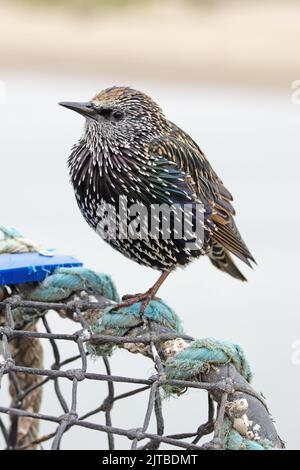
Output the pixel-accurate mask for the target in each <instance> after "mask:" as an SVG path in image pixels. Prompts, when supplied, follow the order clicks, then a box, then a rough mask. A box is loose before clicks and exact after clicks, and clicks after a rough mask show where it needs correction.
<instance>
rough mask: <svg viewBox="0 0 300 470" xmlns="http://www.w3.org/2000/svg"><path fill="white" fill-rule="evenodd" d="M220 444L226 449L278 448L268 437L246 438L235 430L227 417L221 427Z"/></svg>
mask: <svg viewBox="0 0 300 470" xmlns="http://www.w3.org/2000/svg"><path fill="white" fill-rule="evenodd" d="M221 445H222V448H223V449H226V450H280V449H278V448H277V447H274V445H273V444H272V442H271V441H269V440H268V439H259V442H258V441H256V440H254V439H248V438H246V437H243V436H241V434H240V433H239V432H238V431H236V430H235V429H234V428H233V426H232V422H231V421H230V419H229V418H225V419H224V421H223V425H222V428H221Z"/></svg>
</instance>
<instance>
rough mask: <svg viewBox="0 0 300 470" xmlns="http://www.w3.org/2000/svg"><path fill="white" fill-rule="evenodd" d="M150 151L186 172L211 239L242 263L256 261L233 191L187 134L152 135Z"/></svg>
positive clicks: (177, 131)
mask: <svg viewBox="0 0 300 470" xmlns="http://www.w3.org/2000/svg"><path fill="white" fill-rule="evenodd" d="M149 153H150V154H151V155H157V156H159V157H160V158H164V159H167V160H169V161H170V162H173V163H175V165H176V166H177V168H178V169H180V170H181V171H183V172H184V173H185V175H186V181H188V182H189V185H190V187H193V189H194V192H195V193H196V197H197V198H198V199H199V200H200V201H201V202H202V204H203V205H204V207H205V209H206V213H207V217H206V220H205V224H206V229H207V230H208V231H209V232H210V236H211V238H212V240H214V241H216V242H218V243H220V245H222V246H223V247H224V248H227V249H228V250H229V251H230V252H231V253H233V254H234V255H236V256H237V257H238V258H240V259H241V260H242V261H244V262H245V263H247V264H249V265H250V262H249V260H251V261H254V262H255V260H254V258H253V256H252V255H251V253H250V251H249V250H248V248H247V246H246V244H245V243H244V241H243V239H242V237H241V235H240V233H239V231H238V229H237V227H236V225H235V222H234V219H233V216H234V215H235V210H234V208H233V206H232V200H233V198H232V195H231V194H230V192H229V191H228V190H227V189H226V188H225V186H224V185H223V183H222V181H221V180H220V178H219V177H218V176H217V174H216V173H215V171H214V170H213V169H212V167H211V165H210V164H209V162H208V160H207V159H206V157H205V155H204V154H203V153H202V151H201V150H200V148H199V147H198V146H197V144H195V142H193V140H192V139H191V138H190V137H189V136H188V135H187V134H185V133H183V132H182V131H181V132H180V133H179V130H177V129H176V130H175V132H174V136H173V135H170V136H164V137H160V138H156V139H154V140H153V141H152V142H151V143H150V146H149Z"/></svg>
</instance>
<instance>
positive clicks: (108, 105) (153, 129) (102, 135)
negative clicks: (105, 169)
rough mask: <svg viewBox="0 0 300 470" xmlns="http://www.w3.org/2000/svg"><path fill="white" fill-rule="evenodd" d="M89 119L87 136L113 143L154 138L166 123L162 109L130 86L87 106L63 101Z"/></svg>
mask: <svg viewBox="0 0 300 470" xmlns="http://www.w3.org/2000/svg"><path fill="white" fill-rule="evenodd" d="M59 104H60V105H61V106H64V107H65V108H68V109H71V110H73V111H75V112H77V113H79V114H81V115H83V116H84V117H85V118H86V127H85V134H86V136H87V137H91V136H93V140H94V139H95V138H99V139H101V140H108V141H110V142H112V141H116V140H117V139H118V140H120V141H124V140H125V141H127V142H128V141H130V140H134V139H135V138H137V137H143V136H144V137H145V138H146V137H147V136H148V137H149V138H151V137H153V136H155V135H156V134H157V130H159V129H160V128H161V125H162V123H163V122H164V121H165V118H164V115H163V113H162V111H161V109H160V107H159V106H158V105H157V104H156V103H155V102H154V101H153V100H152V99H151V98H150V97H149V96H147V95H146V94H144V93H142V92H140V91H138V90H134V89H132V88H129V87H112V88H107V89H105V90H103V91H101V92H100V93H98V94H97V95H96V96H94V98H92V99H91V100H90V101H88V102H86V103H73V102H62V103H59Z"/></svg>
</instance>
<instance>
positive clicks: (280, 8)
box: [0, 0, 300, 449]
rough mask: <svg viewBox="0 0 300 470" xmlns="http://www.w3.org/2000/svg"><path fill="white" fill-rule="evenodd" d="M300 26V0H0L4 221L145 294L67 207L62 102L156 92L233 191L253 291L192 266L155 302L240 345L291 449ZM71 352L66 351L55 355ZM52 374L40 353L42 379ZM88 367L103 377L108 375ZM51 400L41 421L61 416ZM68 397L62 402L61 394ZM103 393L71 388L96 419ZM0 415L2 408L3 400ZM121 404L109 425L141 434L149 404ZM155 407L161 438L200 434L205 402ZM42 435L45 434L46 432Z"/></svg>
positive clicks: (77, 441) (98, 443)
mask: <svg viewBox="0 0 300 470" xmlns="http://www.w3.org/2000/svg"><path fill="white" fill-rule="evenodd" d="M299 24H300V1H298V0H285V1H284V2H283V1H275V0H260V1H255V0H240V1H230V0H211V1H210V0H206V1H204V0H202V1H201V0H198V1H197V0H194V1H192V0H185V1H184V0H181V1H179V0H178V1H177V0H173V1H167V0H165V1H164V0H159V1H151V0H143V1H141V0H139V1H137V0H136V1H134V0H131V1H130V0H127V1H126V0H112V1H109V0H87V1H83V0H82V1H80V0H73V1H72V0H55V1H50V0H49V1H46V0H45V1H43V0H27V1H26V0H19V1H17V0H16V1H13V0H10V1H4V0H2V1H0V103H1V104H0V124H1V125H0V148H1V157H0V158H1V170H0V198H1V205H0V223H1V224H3V225H14V226H16V227H17V228H18V229H19V230H20V231H21V232H22V233H23V234H24V235H25V236H27V237H29V238H31V239H33V240H36V241H37V242H41V243H42V244H43V245H44V246H45V247H56V248H57V249H59V250H60V251H61V252H65V253H66V254H73V255H75V256H77V257H79V258H80V259H81V260H82V261H84V263H85V265H86V266H87V267H90V268H92V269H95V270H97V271H100V272H108V273H110V274H111V275H112V277H113V278H114V280H115V282H116V283H117V286H118V288H119V291H120V293H121V294H125V293H135V292H142V291H144V290H145V288H147V287H149V285H150V284H151V283H153V282H154V280H155V279H156V276H157V273H156V272H154V271H151V270H149V269H147V268H143V267H141V266H138V265H136V264H134V263H133V262H131V261H130V260H127V259H126V258H124V257H123V256H121V255H120V254H118V253H117V252H114V251H113V250H112V249H111V248H110V247H109V246H107V245H106V244H105V243H104V242H103V241H102V240H100V238H99V237H98V236H97V235H96V234H95V233H93V232H92V231H91V230H90V228H89V227H88V226H87V225H86V224H85V222H84V221H83V219H82V216H81V215H80V213H79V210H78V209H77V207H76V203H75V199H74V196H73V190H72V188H71V186H70V184H69V181H68V172H67V166H66V159H67V156H68V154H69V152H70V148H71V146H72V145H73V144H74V143H75V141H76V140H77V139H78V138H79V137H80V133H81V130H82V126H83V120H82V118H81V117H80V116H77V115H75V114H72V113H69V112H68V111H66V110H64V109H62V108H59V107H58V106H57V102H58V101H83V100H87V99H89V98H90V97H92V96H93V95H94V94H95V93H96V92H97V91H99V90H101V89H102V88H105V87H108V86H112V85H130V86H132V87H135V88H139V89H141V90H143V91H145V92H147V93H148V94H150V95H151V96H152V97H153V98H154V99H155V100H156V101H158V102H159V103H160V105H161V106H162V108H163V109H164V111H165V113H166V115H167V116H168V117H169V118H170V119H171V120H173V121H174V122H176V124H178V125H179V126H180V127H182V128H184V129H185V130H186V131H187V132H189V133H190V134H191V135H192V137H193V138H194V139H195V140H196V141H197V142H198V143H199V144H200V146H201V148H202V149H203V151H204V152H205V153H206V155H207V156H208V158H209V160H210V162H211V164H212V165H213V167H214V168H215V170H216V171H217V173H218V174H219V176H220V177H221V178H222V179H223V181H224V182H225V185H226V186H227V187H228V188H229V189H230V191H231V192H232V193H233V195H234V197H235V207H236V210H237V223H238V226H239V228H240V230H241V233H242V235H243V237H244V239H245V241H246V242H247V244H248V246H249V248H250V250H251V252H252V253H253V254H254V256H255V258H256V259H257V261H258V266H257V267H256V268H255V270H254V271H250V270H249V269H248V268H247V267H244V266H241V269H242V270H243V272H244V273H245V274H246V276H247V277H248V280H249V282H248V283H245V284H242V283H239V282H238V281H235V280H234V279H231V278H230V277H229V276H226V275H225V274H223V273H220V272H218V271H217V270H215V269H213V268H212V266H211V265H210V263H209V261H208V260H206V259H201V260H199V261H197V262H195V263H193V264H192V265H191V266H190V267H188V268H186V269H185V270H178V271H177V272H176V273H175V274H173V276H171V277H170V278H169V279H168V280H167V281H166V283H165V284H164V286H163V287H162V289H161V291H160V295H161V297H163V298H164V299H165V300H166V301H167V302H168V303H169V304H170V305H171V306H172V307H174V309H175V310H176V311H177V313H178V314H179V315H180V316H181V317H182V319H183V322H184V327H185V330H186V331H187V332H190V333H192V334H193V335H194V336H196V337H206V336H213V337H217V338H227V339H231V340H233V341H235V342H237V343H240V344H241V345H242V346H243V348H244V349H245V352H246V356H247V357H248V359H249V361H250V364H251V366H252V369H253V371H254V374H255V376H254V381H253V385H254V387H255V388H256V389H257V390H258V391H262V392H263V393H264V395H265V396H266V398H267V402H268V405H269V408H270V410H271V412H272V415H273V417H274V419H275V423H276V426H277V430H278V432H279V434H280V436H281V437H282V439H283V440H285V441H286V442H287V446H288V447H289V448H298V449H299V448H300V445H299V434H300V424H299V423H300V420H299V415H300V405H299V400H298V397H299V389H300V380H299V373H300V364H298V363H297V361H295V360H293V357H295V356H293V353H295V350H294V348H295V344H297V343H296V341H297V340H299V339H300V321H299V315H300V312H299V296H298V289H299V287H298V283H297V279H298V276H299V273H298V266H299V253H298V249H297V247H298V243H299V236H300V216H299V209H298V207H297V204H296V202H297V201H299V196H300V190H299V171H300V164H299V155H300V153H299V152H300V139H299V135H300V133H299V124H300V103H299V99H298V98H297V96H298V97H299V94H297V87H298V88H299V86H300V82H297V80H300V50H299V49H300V28H299ZM50 321H51V326H52V328H53V330H54V331H56V332H66V331H74V324H72V323H71V322H69V321H68V320H64V321H63V320H61V319H59V318H58V317H57V316H56V315H54V314H53V316H52V317H50ZM75 326H76V325H75ZM72 348H73V346H72V345H63V355H64V354H65V356H66V357H67V356H68V355H69V354H72V353H73V352H74V351H73V349H72ZM75 353H76V352H75ZM51 361H52V358H51V356H50V352H49V351H48V349H46V360H45V363H46V366H50V365H51ZM112 366H113V373H114V374H116V375H118V374H120V375H121V374H125V375H126V374H127V375H130V374H131V375H134V376H136V377H147V376H149V375H151V374H152V373H153V367H152V364H151V362H150V361H147V360H143V359H141V358H140V357H132V356H130V355H129V354H128V353H127V352H125V351H123V352H122V351H121V352H117V353H116V354H114V356H113V360H112ZM89 368H90V370H91V371H97V372H101V371H102V370H103V366H102V362H101V361H100V360H96V361H90V363H89ZM52 387H53V384H51V383H49V384H48V387H47V388H46V390H45V395H44V400H43V405H42V411H43V412H45V413H48V414H56V415H59V414H61V412H62V410H61V409H60V408H59V406H58V405H57V403H56V401H55V399H54V394H53V388H52ZM62 387H63V389H64V391H65V393H66V397H69V399H70V389H69V385H68V384H64V383H62ZM120 390H124V388H123V387H122V385H120V386H119V389H118V390H117V391H120ZM104 393H105V391H103V390H102V389H101V384H100V385H99V384H94V383H88V384H87V383H86V381H85V382H83V383H80V388H79V399H80V410H81V411H82V412H84V411H86V409H87V408H91V407H92V404H93V403H94V404H95V407H96V406H97V404H99V403H100V399H101V396H102V395H104ZM200 393H201V392H200ZM0 402H1V403H9V397H8V393H7V389H6V388H5V387H4V388H2V389H1V391H0ZM133 404H134V407H133V406H132V405H133ZM118 406H119V408H118V407H116V410H115V411H114V413H113V424H114V425H115V426H120V427H122V426H123V427H127V428H130V427H138V426H140V424H141V421H142V419H143V413H144V412H145V407H146V397H145V396H136V397H134V398H132V399H130V400H129V401H128V402H127V407H126V408H124V406H121V404H120V405H118ZM164 408H165V414H166V416H167V419H166V421H167V430H166V432H167V433H175V432H189V431H192V430H194V429H196V428H197V426H198V424H199V423H200V422H203V421H204V420H205V416H206V399H205V394H204V393H203V395H201V400H199V392H195V391H190V392H188V393H186V394H185V395H184V396H183V397H181V398H180V399H179V400H175V399H172V400H167V401H165V402H164ZM133 410H134V411H133ZM94 420H95V422H98V423H102V422H104V421H103V420H104V418H103V416H102V415H96V417H95V418H94ZM152 425H153V423H152ZM52 430H53V424H51V423H42V425H41V433H46V432H50V431H52ZM0 440H1V437H0ZM105 444H106V438H105V436H100V434H98V433H96V432H92V431H88V430H82V429H79V430H78V429H75V428H74V429H72V430H71V431H70V432H68V433H67V434H66V435H65V437H64V439H63V443H62V446H63V447H65V448H69V449H72V448H85V449H88V448H91V449H92V448H99V447H100V448H101V447H103V446H104V445H105ZM118 445H119V447H120V448H126V447H128V445H129V442H128V441H127V440H126V439H125V438H119V440H118ZM2 447H3V445H2ZM48 447H49V444H46V445H45V448H48Z"/></svg>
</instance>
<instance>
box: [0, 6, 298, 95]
mask: <svg viewBox="0 0 300 470" xmlns="http://www.w3.org/2000/svg"><path fill="white" fill-rule="evenodd" d="M299 24H300V3H299V2H296V1H289V0H286V1H284V2H283V1H281V2H279V1H271V0H270V1H268V2H265V1H264V2H262V1H261V2H258V1H257V2H256V1H252V2H248V1H243V2H242V1H240V2H230V1H228V2H224V3H221V4H220V6H217V7H214V8H196V9H195V8H191V7H188V6H184V5H182V4H181V2H176V1H173V2H171V3H167V4H164V5H162V4H161V3H159V2H158V3H156V2H155V3H153V4H150V5H149V6H139V7H137V6H135V7H130V8H126V9H124V10H123V9H121V10H111V9H110V10H105V11H97V12H94V13H92V14H91V13H90V14H84V12H82V13H81V14H79V13H77V14H75V13H70V12H66V11H63V10H58V9H57V8H51V9H49V8H48V9H47V10H45V9H42V8H39V9H37V8H34V9H33V8H29V7H27V8H25V7H20V6H16V5H14V3H13V2H10V3H7V2H5V1H2V2H1V3H0V58H1V68H2V69H8V68H9V69H18V70H26V69H35V70H40V71H47V72H53V73H57V72H62V73H70V74H72V73H76V74H80V73H82V74H98V75H99V74H101V75H114V76H115V75H116V76H128V77H130V76H135V77H136V76H141V77H148V78H151V79H152V78H153V79H156V80H162V79H166V80H170V79H174V80H185V81H201V82H209V83H229V84H239V85H253V86H264V87H278V88H285V89H288V88H290V84H291V81H293V80H295V79H299V78H300V27H299Z"/></svg>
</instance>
